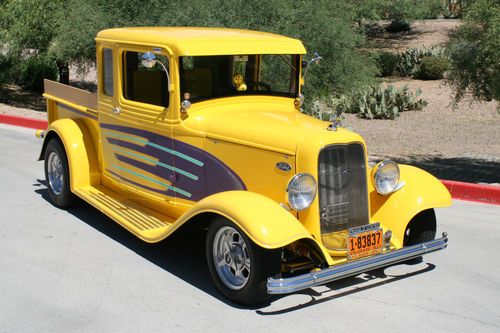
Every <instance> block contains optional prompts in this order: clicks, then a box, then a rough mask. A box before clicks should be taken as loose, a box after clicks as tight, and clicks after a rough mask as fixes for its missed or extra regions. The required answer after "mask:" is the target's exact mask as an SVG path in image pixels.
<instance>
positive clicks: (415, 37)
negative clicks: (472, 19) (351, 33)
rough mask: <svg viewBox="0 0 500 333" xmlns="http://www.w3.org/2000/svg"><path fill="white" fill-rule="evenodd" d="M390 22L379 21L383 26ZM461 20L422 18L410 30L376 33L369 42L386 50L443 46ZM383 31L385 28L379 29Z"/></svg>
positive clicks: (374, 46)
mask: <svg viewBox="0 0 500 333" xmlns="http://www.w3.org/2000/svg"><path fill="white" fill-rule="evenodd" d="M388 24H389V22H383V21H382V22H379V23H378V25H379V26H380V27H381V28H383V27H385V26H387V25H388ZM459 24H460V20H445V19H438V20H422V21H415V22H413V23H412V25H411V27H412V29H411V30H410V31H403V32H396V33H387V32H382V33H376V34H374V35H373V36H372V37H370V38H369V40H368V43H369V46H370V47H371V48H375V49H384V50H385V51H394V52H398V51H404V50H406V49H408V48H423V47H425V48H431V47H433V46H443V45H444V44H445V43H446V42H447V41H448V38H449V35H450V32H451V31H452V30H453V29H456V28H457V27H458V26H459ZM379 31H383V29H379Z"/></svg>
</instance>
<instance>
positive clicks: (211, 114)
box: [184, 96, 328, 155]
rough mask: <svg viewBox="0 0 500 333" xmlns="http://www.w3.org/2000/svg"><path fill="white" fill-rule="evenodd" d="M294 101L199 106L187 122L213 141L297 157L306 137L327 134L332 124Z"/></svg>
mask: <svg viewBox="0 0 500 333" xmlns="http://www.w3.org/2000/svg"><path fill="white" fill-rule="evenodd" d="M293 101H294V100H293V99H292V98H280V97H267V96H241V97H231V98H223V99H218V100H210V101H205V102H200V103H195V104H193V106H192V107H191V109H189V111H188V113H189V117H188V118H187V119H186V120H185V121H184V123H185V126H186V127H189V128H192V129H193V130H198V131H202V132H205V133H206V136H207V138H210V139H213V140H219V141H226V142H232V143H235V144H240V145H243V146H247V147H255V148H259V149H265V150H271V151H275V152H279V153H283V154H286V155H295V151H296V148H297V144H298V143H299V142H300V141H301V140H302V139H303V138H304V137H306V136H308V135H310V134H315V133H318V132H326V130H325V129H326V127H327V126H328V123H327V122H324V121H320V120H318V119H315V118H312V117H309V116H307V115H304V114H302V113H300V112H298V111H297V110H296V109H295V106H294V104H293Z"/></svg>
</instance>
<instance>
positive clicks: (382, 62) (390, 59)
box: [376, 51, 399, 76]
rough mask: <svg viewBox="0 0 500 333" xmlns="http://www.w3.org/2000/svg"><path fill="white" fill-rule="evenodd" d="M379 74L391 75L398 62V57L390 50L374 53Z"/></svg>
mask: <svg viewBox="0 0 500 333" xmlns="http://www.w3.org/2000/svg"><path fill="white" fill-rule="evenodd" d="M376 59H377V66H378V68H379V70H380V75H381V76H391V75H392V74H393V73H394V71H395V70H396V67H397V66H398V63H399V57H398V55H397V54H395V53H392V52H385V51H384V52H380V53H378V54H377V55H376Z"/></svg>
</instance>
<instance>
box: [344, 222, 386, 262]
mask: <svg viewBox="0 0 500 333" xmlns="http://www.w3.org/2000/svg"><path fill="white" fill-rule="evenodd" d="M347 246H348V251H347V257H348V259H359V258H363V257H368V256H371V255H374V254H378V253H380V252H382V246H383V240H382V229H377V230H372V231H366V232H360V233H357V234H354V235H349V236H348V238H347Z"/></svg>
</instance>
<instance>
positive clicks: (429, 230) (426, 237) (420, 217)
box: [403, 209, 436, 264]
mask: <svg viewBox="0 0 500 333" xmlns="http://www.w3.org/2000/svg"><path fill="white" fill-rule="evenodd" d="M435 237H436V213H435V212H434V209H428V210H424V211H422V212H420V213H418V214H417V215H415V216H414V217H413V218H412V219H411V221H410V223H408V226H407V227H406V230H405V234H404V239H403V246H411V245H416V244H420V243H424V242H428V241H431V240H433V239H434V238H435ZM422 259H423V258H422V257H421V256H420V257H417V258H413V259H410V260H407V261H406V262H407V263H409V264H417V263H420V262H421V261H422Z"/></svg>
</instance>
